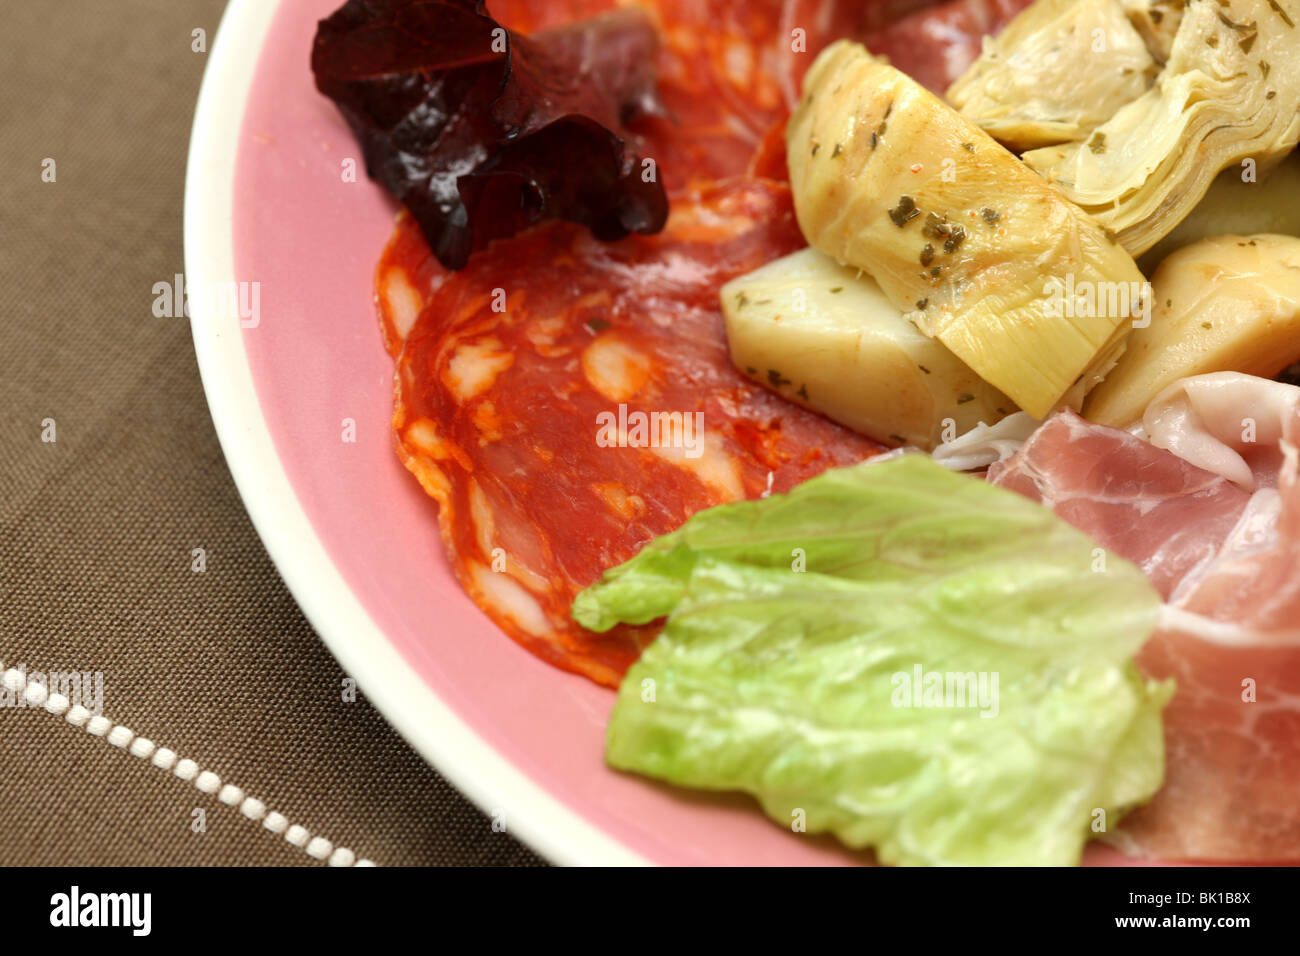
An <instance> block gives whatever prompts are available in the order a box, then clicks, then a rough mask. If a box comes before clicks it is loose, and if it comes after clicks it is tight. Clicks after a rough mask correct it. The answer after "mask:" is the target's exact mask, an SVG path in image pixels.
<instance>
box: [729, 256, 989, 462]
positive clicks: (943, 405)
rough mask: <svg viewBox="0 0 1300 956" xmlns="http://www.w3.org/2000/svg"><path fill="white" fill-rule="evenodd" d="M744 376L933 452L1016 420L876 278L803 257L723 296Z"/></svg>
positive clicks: (755, 275)
mask: <svg viewBox="0 0 1300 956" xmlns="http://www.w3.org/2000/svg"><path fill="white" fill-rule="evenodd" d="M721 298H722V314H723V316H724V317H725V318H726V322H727V343H728V345H729V346H730V348H731V360H732V361H733V362H734V363H735V365H736V367H737V368H738V369H741V370H742V371H744V373H745V374H746V375H748V376H749V377H750V378H752V379H754V380H755V381H757V382H758V383H759V384H761V385H765V386H766V387H768V388H770V389H772V390H774V391H775V392H777V394H779V395H781V396H783V397H784V398H787V399H790V400H791V401H793V402H796V403H798V404H800V405H803V406H804V407H805V408H811V409H814V410H816V411H819V412H821V413H822V414H823V415H825V416H827V417H828V418H833V419H834V420H835V421H837V422H840V423H841V424H844V425H847V426H849V427H850V428H852V429H854V430H856V431H859V432H862V433H863V434H865V435H870V436H871V437H872V438H875V439H876V440H877V441H881V442H889V443H892V444H909V445H915V446H916V447H917V448H921V449H924V450H926V451H929V450H931V449H932V448H934V447H935V446H936V445H938V444H939V443H940V442H941V441H944V440H951V439H952V438H955V437H956V436H957V435H964V434H965V433H966V432H968V431H969V430H970V429H972V428H975V427H976V426H977V425H979V423H980V422H985V423H988V424H992V423H994V422H997V421H998V420H1000V419H1002V418H1003V417H1005V416H1006V415H1008V414H1009V413H1011V412H1013V411H1015V405H1013V404H1012V403H1011V400H1010V399H1008V398H1007V397H1006V396H1004V395H1003V394H1002V393H1001V392H999V391H998V390H997V389H995V388H993V387H992V386H990V385H989V384H988V383H986V382H985V381H983V380H982V379H981V378H980V377H979V376H978V375H976V374H975V373H974V372H972V371H971V370H970V369H969V368H967V367H966V366H965V365H963V364H962V362H961V360H960V359H958V358H957V356H955V355H953V354H952V352H950V351H948V349H947V348H945V347H944V345H943V344H942V343H940V342H936V341H935V340H934V339H931V338H926V337H925V336H924V335H922V334H921V333H920V332H918V331H917V329H916V327H915V326H914V325H912V323H910V322H908V321H907V319H905V318H904V317H903V313H902V312H900V311H899V310H898V309H897V308H895V307H894V306H893V305H892V304H891V303H890V302H889V300H888V299H886V298H885V294H884V293H883V292H881V291H880V286H878V285H876V283H875V282H874V281H872V279H871V278H870V277H869V276H865V275H862V274H861V273H860V272H859V271H858V270H857V269H850V268H847V267H845V266H841V265H839V264H838V263H836V262H835V260H833V259H832V258H831V257H830V256H827V255H825V254H824V253H821V252H818V251H817V250H816V249H803V250H801V251H799V252H794V253H791V254H790V255H788V256H784V257H782V258H780V259H777V260H775V261H774V262H769V263H767V264H766V265H764V266H762V267H760V268H758V269H756V270H755V271H753V272H750V273H748V274H746V275H743V276H738V277H737V278H735V279H732V280H731V281H730V282H728V283H727V284H726V285H724V286H723V287H722V292H721Z"/></svg>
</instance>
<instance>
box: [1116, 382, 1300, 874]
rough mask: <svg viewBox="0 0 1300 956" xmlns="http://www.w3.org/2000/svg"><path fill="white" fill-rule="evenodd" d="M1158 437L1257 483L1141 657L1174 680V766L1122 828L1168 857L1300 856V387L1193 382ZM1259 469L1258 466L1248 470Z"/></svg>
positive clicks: (1177, 389) (1159, 415)
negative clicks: (1225, 535)
mask: <svg viewBox="0 0 1300 956" xmlns="http://www.w3.org/2000/svg"><path fill="white" fill-rule="evenodd" d="M1144 424H1145V426H1146V428H1147V430H1148V431H1149V432H1150V434H1151V438H1152V440H1153V441H1155V442H1157V443H1160V444H1165V445H1168V446H1169V447H1170V448H1172V449H1174V450H1175V451H1177V452H1178V453H1179V454H1183V455H1187V456H1188V457H1190V458H1193V459H1195V460H1197V461H1199V462H1201V463H1202V464H1204V465H1205V466H1206V467H1207V468H1213V469H1215V470H1218V471H1221V472H1222V473H1224V474H1226V475H1230V476H1232V477H1234V479H1235V480H1237V481H1238V482H1239V483H1241V484H1244V485H1247V486H1248V487H1254V488H1255V489H1256V490H1255V492H1254V495H1253V496H1252V498H1251V499H1250V505H1249V506H1248V507H1247V508H1246V510H1245V512H1244V513H1243V515H1242V517H1241V520H1240V522H1239V523H1238V525H1237V528H1236V529H1235V530H1234V533H1233V535H1232V536H1231V538H1230V539H1229V541H1228V542H1227V543H1226V545H1225V547H1224V549H1223V550H1222V552H1221V553H1220V554H1219V556H1218V558H1217V559H1216V560H1215V561H1214V562H1212V563H1211V564H1209V565H1207V566H1204V567H1202V568H1200V569H1198V571H1197V573H1194V574H1193V575H1190V576H1189V577H1188V578H1187V579H1185V580H1184V581H1183V583H1182V585H1181V586H1180V587H1179V588H1178V590H1177V592H1176V593H1175V595H1174V600H1173V604H1174V605H1175V607H1176V608H1177V610H1178V612H1179V613H1177V614H1175V615H1173V616H1172V619H1171V626H1170V627H1167V628H1165V629H1164V630H1162V631H1160V632H1159V633H1158V634H1157V635H1156V636H1155V637H1154V638H1153V639H1152V640H1151V641H1150V642H1148V644H1147V646H1146V647H1145V648H1144V649H1143V652H1142V656H1141V657H1140V658H1139V663H1140V664H1141V665H1142V667H1143V668H1144V669H1145V670H1146V671H1147V672H1148V673H1151V674H1153V675H1155V676H1160V677H1164V676H1171V677H1174V678H1175V679H1176V680H1177V681H1178V692H1177V694H1176V695H1175V697H1174V700H1173V703H1172V704H1171V705H1170V707H1169V710H1168V711H1166V714H1167V716H1166V721H1167V723H1168V725H1169V732H1168V733H1167V735H1166V736H1167V749H1168V766H1169V769H1168V771H1167V773H1166V782H1165V786H1164V788H1163V789H1162V790H1161V791H1160V793H1159V794H1158V795H1157V797H1156V800H1155V801H1154V802H1153V803H1152V804H1151V805H1150V806H1149V807H1145V808H1143V809H1142V810H1140V811H1138V812H1137V813H1135V814H1134V815H1133V816H1132V818H1131V819H1130V820H1128V821H1126V823H1125V825H1124V826H1123V827H1122V828H1121V831H1120V833H1119V837H1120V838H1121V840H1122V841H1123V842H1122V843H1121V845H1122V846H1124V847H1125V848H1126V849H1129V850H1130V851H1132V852H1136V853H1145V854H1151V855H1156V856H1161V857H1170V858H1187V859H1209V860H1250V861H1257V862H1280V861H1295V860H1300V814H1297V812H1296V794H1297V793H1298V792H1300V474H1298V471H1300V464H1298V457H1300V456H1298V454H1297V448H1298V447H1300V388H1296V387H1294V386H1291V385H1282V384H1279V383H1277V382H1270V381H1267V380H1265V379H1259V378H1254V377H1252V376H1248V375H1241V374H1238V373H1234V372H1222V373H1216V374H1212V375H1199V376H1195V377H1193V378H1190V379H1184V380H1183V381H1182V382H1179V383H1176V384H1175V385H1174V386H1172V387H1171V388H1170V389H1168V390H1166V391H1165V392H1163V393H1162V394H1161V395H1159V396H1157V398H1156V400H1155V401H1154V402H1152V404H1151V406H1150V407H1149V408H1148V410H1147V414H1146V416H1144ZM1243 467H1248V468H1249V469H1250V470H1249V472H1248V473H1246V474H1243V473H1242V471H1241V469H1242V468H1243Z"/></svg>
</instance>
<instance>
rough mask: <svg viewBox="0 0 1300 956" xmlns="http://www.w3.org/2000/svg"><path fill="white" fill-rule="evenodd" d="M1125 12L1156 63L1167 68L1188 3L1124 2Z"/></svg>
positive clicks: (1181, 0) (1166, 0)
mask: <svg viewBox="0 0 1300 956" xmlns="http://www.w3.org/2000/svg"><path fill="white" fill-rule="evenodd" d="M1122 3H1123V6H1124V13H1125V14H1126V15H1127V16H1128V19H1129V22H1130V23H1132V24H1133V26H1134V28H1135V29H1136V30H1137V32H1138V33H1139V34H1140V35H1141V37H1142V40H1143V41H1144V42H1145V43H1146V45H1147V49H1148V50H1150V51H1151V55H1152V56H1153V57H1154V58H1155V60H1156V62H1157V63H1159V64H1160V65H1161V66H1164V65H1165V64H1166V63H1168V62H1169V54H1170V53H1171V52H1173V48H1174V37H1175V36H1176V35H1177V34H1178V25H1179V24H1180V23H1182V21H1183V8H1184V7H1186V6H1187V0H1122Z"/></svg>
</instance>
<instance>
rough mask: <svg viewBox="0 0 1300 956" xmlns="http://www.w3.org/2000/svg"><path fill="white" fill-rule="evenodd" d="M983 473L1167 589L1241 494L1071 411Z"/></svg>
mask: <svg viewBox="0 0 1300 956" xmlns="http://www.w3.org/2000/svg"><path fill="white" fill-rule="evenodd" d="M988 478H989V481H991V482H992V483H993V484H997V485H1003V486H1004V487H1007V488H1010V489H1012V490H1013V491H1018V492H1020V493H1021V494H1022V495H1025V496H1026V497H1027V498H1032V499H1034V500H1035V501H1041V502H1042V503H1043V504H1045V505H1047V506H1048V507H1050V508H1051V509H1052V510H1053V511H1055V512H1056V513H1057V514H1059V515H1060V516H1061V517H1062V518H1064V519H1065V520H1066V521H1069V522H1070V523H1071V524H1073V525H1075V526H1076V527H1079V528H1082V529H1083V530H1085V531H1087V532H1088V533H1089V534H1091V535H1092V536H1093V537H1094V538H1095V539H1096V540H1097V541H1098V543H1100V544H1101V545H1103V546H1104V547H1106V548H1109V549H1110V550H1111V551H1113V552H1115V553H1116V554H1118V555H1120V556H1121V557H1124V558H1127V559H1128V560H1130V561H1132V562H1133V563H1134V564H1136V565H1137V566H1138V567H1140V568H1141V569H1142V570H1143V571H1145V572H1146V574H1147V577H1149V578H1150V579H1151V582H1152V583H1153V584H1154V585H1155V586H1156V589H1157V590H1158V591H1159V592H1160V594H1161V596H1163V597H1166V598H1167V597H1169V596H1170V594H1172V593H1173V590H1174V588H1175V587H1176V586H1177V585H1178V583H1179V582H1180V581H1181V580H1182V579H1183V578H1184V577H1185V576H1186V575H1187V574H1189V573H1190V572H1192V571H1193V570H1194V569H1195V568H1196V567H1197V566H1199V565H1201V564H1208V563H1209V562H1210V561H1212V560H1213V559H1214V557H1215V555H1216V554H1218V552H1219V549H1220V548H1221V547H1222V545H1223V543H1224V541H1226V540H1227V537H1228V535H1229V534H1230V533H1231V532H1232V529H1233V528H1234V527H1235V526H1236V524H1237V519H1238V518H1239V517H1240V516H1241V513H1242V511H1243V510H1244V509H1245V507H1246V502H1247V501H1248V500H1249V499H1250V495H1249V494H1248V493H1246V492H1245V491H1242V490H1241V489H1240V488H1238V487H1236V486H1235V485H1233V484H1232V483H1231V482H1230V481H1228V480H1226V479H1225V478H1223V477H1221V476H1219V475H1216V474H1213V473H1212V472H1209V471H1206V470H1205V469H1203V468H1198V467H1196V466H1195V465H1192V464H1190V463H1188V462H1186V461H1184V460H1183V459H1181V458H1179V457H1178V456H1177V455H1174V454H1172V453H1170V452H1168V451H1163V450H1161V449H1159V448H1155V447H1154V446H1152V445H1151V444H1150V443H1148V442H1145V441H1143V440H1142V439H1141V438H1138V437H1137V436H1135V435H1131V434H1129V433H1128V432H1125V431H1120V430H1118V429H1115V428H1106V427H1104V426H1100V425H1093V424H1091V423H1089V422H1086V421H1084V420H1083V419H1082V418H1080V417H1079V416H1078V415H1076V414H1075V413H1074V412H1071V411H1065V412H1061V413H1059V414H1057V415H1056V416H1054V417H1053V418H1051V419H1049V420H1048V421H1047V422H1045V423H1044V424H1043V425H1042V426H1041V427H1040V428H1039V429H1038V430H1037V431H1036V432H1034V434H1033V435H1032V436H1030V438H1029V440H1028V441H1026V442H1025V444H1024V445H1023V446H1022V447H1021V449H1020V451H1019V452H1017V453H1016V454H1015V455H1014V456H1012V457H1011V458H1009V459H1007V460H1006V461H1003V462H998V463H996V464H994V465H992V466H991V467H990V468H989V474H988Z"/></svg>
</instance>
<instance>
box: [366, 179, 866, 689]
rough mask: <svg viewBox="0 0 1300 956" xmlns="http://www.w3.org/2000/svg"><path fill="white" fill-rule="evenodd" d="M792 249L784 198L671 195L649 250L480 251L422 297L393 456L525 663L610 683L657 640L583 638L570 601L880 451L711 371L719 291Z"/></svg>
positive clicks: (560, 245)
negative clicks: (431, 501) (662, 548)
mask: <svg viewBox="0 0 1300 956" xmlns="http://www.w3.org/2000/svg"><path fill="white" fill-rule="evenodd" d="M800 245H802V239H801V237H800V235H799V232H798V228H797V226H796V225H795V222H794V214H793V210H792V207H791V205H790V198H789V190H788V188H787V187H786V186H785V185H784V184H781V183H775V182H771V181H765V180H758V179H743V178H742V179H736V180H732V181H729V182H725V183H718V184H713V185H709V186H706V187H704V188H703V189H701V190H699V191H698V192H694V193H690V194H684V195H682V196H680V197H679V198H678V199H677V200H676V201H675V202H674V204H673V209H672V213H671V215H670V217H669V221H668V226H667V228H666V229H665V231H664V232H663V233H661V234H659V235H657V236H651V237H633V238H629V239H626V240H622V241H619V242H616V243H602V242H599V241H597V240H595V239H593V238H592V237H591V236H590V235H589V234H588V233H586V232H585V231H584V230H582V229H580V228H578V227H575V226H572V225H569V224H565V223H556V224H553V225H549V226H546V227H543V228H541V229H536V230H533V231H531V232H529V233H527V234H525V235H522V236H518V237H516V238H514V239H512V240H509V241H506V242H499V243H496V244H494V245H493V246H492V247H491V248H489V249H488V250H486V251H485V252H483V253H481V254H479V255H477V256H475V257H474V258H473V259H472V260H471V262H470V264H469V266H468V267H467V268H465V269H464V270H462V271H460V272H457V273H454V274H452V275H449V276H446V277H444V278H443V279H442V281H441V283H440V285H439V287H438V288H437V291H436V292H434V293H433V294H432V295H431V297H430V298H429V301H428V303H427V305H426V306H425V307H424V308H423V310H422V311H421V312H420V313H419V318H418V320H417V321H416V323H415V325H414V327H413V328H412V329H411V331H410V334H409V336H408V337H407V339H406V344H405V348H404V349H403V350H402V352H401V356H400V358H399V361H398V373H397V409H396V413H395V415H394V419H393V428H394V432H395V436H396V440H397V446H398V454H399V455H400V456H401V458H402V461H403V462H404V463H405V465H406V467H407V468H409V469H410V470H411V472H412V473H413V474H415V476H416V477H417V478H418V479H419V480H420V483H421V484H422V485H423V487H424V488H425V490H426V491H427V492H428V493H429V494H430V495H432V496H433V497H434V498H435V499H436V500H437V501H438V503H439V505H440V508H439V524H440V528H441V532H442V536H443V539H444V542H445V543H446V546H447V549H448V552H449V554H450V557H451V561H452V564H453V566H454V568H455V570H456V573H457V575H458V577H459V579H460V581H461V583H462V585H463V586H464V587H465V589H466V591H467V592H468V593H469V594H470V596H471V597H473V599H474V600H475V601H476V602H477V603H478V604H479V605H480V607H482V608H483V609H484V610H485V611H486V612H487V613H488V614H489V615H490V616H491V617H492V618H493V619H494V620H495V621H496V622H497V623H498V624H499V625H500V626H501V627H502V628H504V629H505V630H506V631H507V632H508V633H509V634H510V635H511V636H512V637H514V638H515V639H516V640H517V641H519V642H520V643H521V644H523V645H524V646H525V647H527V648H528V649H529V650H531V651H533V652H534V653H536V654H538V655H539V656H541V657H543V658H545V659H546V660H548V661H550V662H552V663H554V664H557V665H559V666H560V667H563V668H566V669H568V670H572V671H576V672H578V673H582V674H585V675H587V676H588V677H590V678H592V679H593V680H596V681H599V682H601V683H604V684H615V683H617V682H618V680H619V678H620V677H621V676H622V674H623V671H624V670H625V669H626V668H627V667H628V665H630V664H631V663H632V661H633V660H635V658H636V656H637V655H638V654H639V652H640V650H641V648H642V647H643V646H644V645H645V643H646V642H647V641H648V640H649V639H650V638H651V637H652V636H653V634H654V631H655V629H654V628H644V627H643V628H620V629H618V630H615V631H613V632H610V633H607V634H595V633H592V632H589V631H586V630H584V629H582V628H580V627H579V626H578V625H577V624H575V623H574V622H573V620H572V619H571V617H570V615H569V606H570V604H571V603H572V601H573V598H574V596H575V595H576V594H577V593H578V591H580V590H581V589H582V588H584V587H586V586H587V585H589V584H591V583H592V582H593V581H595V580H596V579H597V578H598V577H599V576H600V574H601V572H602V571H604V570H605V569H606V568H609V567H612V566H614V565H616V564H618V563H620V562H622V561H625V560H627V559H628V558H630V557H632V556H633V555H634V554H635V553H636V552H637V551H638V549H639V548H640V547H641V546H642V545H643V544H644V543H645V542H647V541H649V540H651V539H652V538H654V537H656V536H658V535H660V534H663V533H665V532H667V531H671V530H672V529H674V528H676V527H677V526H678V525H680V524H681V523H682V522H683V521H685V520H686V518H687V517H689V516H690V515H691V514H693V513H694V512H696V511H698V510H700V509H702V508H708V507H711V506H713V505H717V504H722V503H724V502H727V501H734V500H737V499H740V498H753V497H758V496H760V495H763V494H765V493H767V492H770V491H784V490H787V489H789V488H791V487H793V486H794V485H796V484H798V483H799V482H801V481H803V480H805V479H807V478H809V477H812V476H813V475H815V474H817V473H818V472H820V471H822V470H823V469H825V468H827V467H830V466H833V465H840V464H847V463H849V462H852V461H857V460H860V459H862V458H864V457H867V456H870V455H872V454H874V453H876V452H877V451H879V450H880V446H879V445H877V444H875V443H874V442H872V441H870V440H869V439H866V438H864V437H862V436H859V435H856V434H853V433H851V432H849V431H847V430H845V429H844V428H841V427H840V426H838V425H835V424H834V423H832V422H830V421H828V420H827V419H824V418H822V417H820V416H818V415H815V414H812V413H810V412H806V411H804V410H802V409H800V408H798V407H796V406H794V405H791V404H790V403H788V402H786V401H784V400H782V399H780V398H778V397H777V396H775V395H773V394H771V393H769V392H767V391H764V390H763V389H760V388H758V387H756V386H754V385H753V384H752V383H751V382H749V381H748V380H747V379H746V378H745V377H744V376H742V375H741V374H739V373H738V372H737V371H736V370H735V369H734V368H733V367H732V365H731V362H730V360H729V358H728V353H727V346H726V340H725V336H724V334H723V328H722V317H721V314H720V311H719V308H718V289H719V287H720V286H721V285H722V284H723V283H724V282H726V281H727V280H728V279H730V278H732V277H734V276H736V275H739V274H741V273H743V272H747V271H749V270H751V269H754V268H756V267H757V266H759V265H761V264H762V263H764V262H767V261H769V260H770V259H773V258H776V257H777V256H780V255H783V254H785V253H787V252H790V251H792V250H793V249H796V248H798V247H799V246H800ZM404 248H405V246H404V243H403V242H402V241H401V240H400V239H399V240H398V241H397V242H395V243H394V245H393V246H392V247H390V252H394V251H396V252H397V253H398V254H399V255H398V256H397V257H396V258H394V259H393V260H392V261H390V262H387V265H386V267H385V268H387V269H397V270H405V269H407V268H409V262H403V260H402V259H401V256H400V253H401V252H402V251H403V250H404ZM407 281H408V282H410V283H412V284H413V285H414V283H415V282H416V281H417V280H416V279H414V278H408V279H407ZM386 321H391V319H386Z"/></svg>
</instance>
